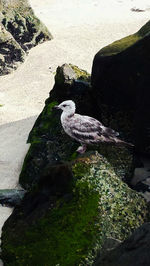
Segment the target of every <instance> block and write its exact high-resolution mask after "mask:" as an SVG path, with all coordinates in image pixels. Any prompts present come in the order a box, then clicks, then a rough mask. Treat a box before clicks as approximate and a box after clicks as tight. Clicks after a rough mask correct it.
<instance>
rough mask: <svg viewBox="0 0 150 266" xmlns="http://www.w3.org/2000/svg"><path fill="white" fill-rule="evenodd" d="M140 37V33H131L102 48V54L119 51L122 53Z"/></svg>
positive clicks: (112, 53) (106, 54)
mask: <svg viewBox="0 0 150 266" xmlns="http://www.w3.org/2000/svg"><path fill="white" fill-rule="evenodd" d="M139 39H140V36H139V35H138V34H133V35H129V36H127V37H125V38H122V39H120V40H118V41H115V42H113V43H112V44H110V45H108V46H106V47H104V48H102V49H101V50H100V55H103V56H109V55H115V54H117V53H120V52H122V51H123V50H125V49H127V48H128V47H130V46H131V45H133V44H134V43H135V42H137V41H138V40H139Z"/></svg>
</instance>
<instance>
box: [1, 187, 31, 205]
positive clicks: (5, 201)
mask: <svg viewBox="0 0 150 266" xmlns="http://www.w3.org/2000/svg"><path fill="white" fill-rule="evenodd" d="M25 193H26V191H25V190H23V189H1V190H0V204H1V205H5V206H10V207H14V206H17V205H20V204H21V201H22V199H23V197H24V195H25Z"/></svg>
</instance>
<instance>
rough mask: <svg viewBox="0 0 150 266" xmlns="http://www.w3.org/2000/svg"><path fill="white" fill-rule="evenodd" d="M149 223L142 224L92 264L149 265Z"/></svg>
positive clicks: (116, 265)
mask: <svg viewBox="0 0 150 266" xmlns="http://www.w3.org/2000/svg"><path fill="white" fill-rule="evenodd" d="M149 249H150V223H146V224H143V225H142V226H141V227H139V228H138V229H137V230H136V231H135V232H134V233H133V234H132V235H131V236H130V237H129V238H128V239H127V240H125V241H124V242H123V243H122V244H120V245H118V246H117V247H116V248H115V249H113V250H112V251H109V252H107V253H106V254H105V256H101V257H99V258H97V259H96V261H95V263H94V264H93V265H94V266H101V265H102V266H120V265H122V266H133V265H134V266H142V265H144V266H149V265H150V252H149Z"/></svg>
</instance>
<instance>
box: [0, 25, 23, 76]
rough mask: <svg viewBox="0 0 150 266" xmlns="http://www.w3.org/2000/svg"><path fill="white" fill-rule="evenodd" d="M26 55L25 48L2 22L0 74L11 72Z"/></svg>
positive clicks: (0, 31)
mask: <svg viewBox="0 0 150 266" xmlns="http://www.w3.org/2000/svg"><path fill="white" fill-rule="evenodd" d="M24 57H25V52H24V50H23V49H22V48H21V47H20V45H19V44H18V43H17V42H16V41H15V39H14V38H13V36H12V35H11V34H10V33H9V32H8V31H6V29H5V28H4V26H3V24H2V23H0V75H4V74H9V73H11V72H12V70H14V69H16V68H17V67H18V64H19V63H20V62H23V61H24Z"/></svg>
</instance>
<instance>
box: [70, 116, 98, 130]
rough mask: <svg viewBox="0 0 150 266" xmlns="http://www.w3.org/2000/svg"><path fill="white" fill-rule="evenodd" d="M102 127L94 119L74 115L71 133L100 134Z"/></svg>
mask: <svg viewBox="0 0 150 266" xmlns="http://www.w3.org/2000/svg"><path fill="white" fill-rule="evenodd" d="M102 128H103V125H102V123H101V122H99V121H98V120H96V119H95V118H92V117H89V116H82V115H78V114H75V115H74V118H73V123H72V130H73V131H76V130H77V131H80V132H81V133H89V132H102Z"/></svg>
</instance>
